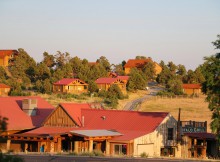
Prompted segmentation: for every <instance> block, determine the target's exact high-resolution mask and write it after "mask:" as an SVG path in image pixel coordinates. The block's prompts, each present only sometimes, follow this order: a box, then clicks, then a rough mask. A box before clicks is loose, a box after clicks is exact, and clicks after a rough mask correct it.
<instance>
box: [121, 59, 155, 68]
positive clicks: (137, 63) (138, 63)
mask: <svg viewBox="0 0 220 162" xmlns="http://www.w3.org/2000/svg"><path fill="white" fill-rule="evenodd" d="M148 62H152V60H151V59H150V58H149V59H129V60H128V61H127V63H126V64H125V66H124V67H126V68H133V67H137V68H141V67H143V66H144V65H145V64H146V63H148Z"/></svg>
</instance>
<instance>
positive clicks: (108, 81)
mask: <svg viewBox="0 0 220 162" xmlns="http://www.w3.org/2000/svg"><path fill="white" fill-rule="evenodd" d="M95 82H96V84H97V85H98V88H99V90H106V91H107V90H108V89H109V88H110V87H111V86H112V85H113V84H115V85H118V87H119V88H120V89H121V91H122V93H124V94H126V93H127V90H126V83H127V82H125V81H123V80H121V79H120V78H98V79H97V80H96V81H95Z"/></svg>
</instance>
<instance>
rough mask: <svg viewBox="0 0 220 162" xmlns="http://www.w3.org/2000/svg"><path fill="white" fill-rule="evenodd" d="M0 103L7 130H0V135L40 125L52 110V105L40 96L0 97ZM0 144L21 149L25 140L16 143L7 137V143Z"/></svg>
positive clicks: (4, 146)
mask: <svg viewBox="0 0 220 162" xmlns="http://www.w3.org/2000/svg"><path fill="white" fill-rule="evenodd" d="M0 103H1V104H0V116H1V117H2V118H7V119H8V120H7V131H5V132H1V133H0V135H1V136H8V135H14V134H19V133H21V132H22V133H23V132H27V131H29V130H33V129H36V128H38V127H41V125H42V123H43V121H44V120H45V119H46V118H47V117H48V115H49V114H50V113H51V112H52V111H53V110H54V107H53V106H52V105H50V104H49V103H48V102H47V101H45V100H44V99H43V98H41V97H32V96H31V97H30V96H25V97H24V96H22V97H0ZM26 140H27V139H26ZM0 145H1V149H9V146H10V145H11V146H12V149H15V150H19V151H21V150H24V148H23V149H22V146H23V145H25V142H24V141H23V140H22V141H21V142H20V143H18V142H16V141H12V140H11V139H10V138H8V140H7V144H6V143H3V144H2V143H0Z"/></svg>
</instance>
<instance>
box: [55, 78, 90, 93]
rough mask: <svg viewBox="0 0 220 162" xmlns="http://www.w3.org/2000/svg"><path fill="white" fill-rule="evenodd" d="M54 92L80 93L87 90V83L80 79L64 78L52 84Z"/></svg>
mask: <svg viewBox="0 0 220 162" xmlns="http://www.w3.org/2000/svg"><path fill="white" fill-rule="evenodd" d="M53 92H54V93H72V94H81V93H86V92H88V84H87V83H85V82H84V81H82V80H80V79H74V78H71V79H70V78H64V79H61V80H59V81H57V82H56V83H54V84H53Z"/></svg>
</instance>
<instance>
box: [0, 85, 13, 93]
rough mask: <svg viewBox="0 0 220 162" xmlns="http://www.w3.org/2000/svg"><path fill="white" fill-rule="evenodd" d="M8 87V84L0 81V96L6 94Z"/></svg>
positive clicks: (8, 90)
mask: <svg viewBox="0 0 220 162" xmlns="http://www.w3.org/2000/svg"><path fill="white" fill-rule="evenodd" d="M10 89H11V87H10V86H8V85H6V84H2V83H0V96H8V93H9V92H10Z"/></svg>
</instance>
